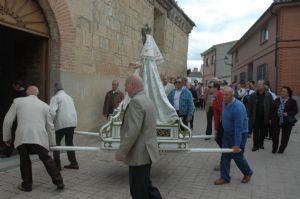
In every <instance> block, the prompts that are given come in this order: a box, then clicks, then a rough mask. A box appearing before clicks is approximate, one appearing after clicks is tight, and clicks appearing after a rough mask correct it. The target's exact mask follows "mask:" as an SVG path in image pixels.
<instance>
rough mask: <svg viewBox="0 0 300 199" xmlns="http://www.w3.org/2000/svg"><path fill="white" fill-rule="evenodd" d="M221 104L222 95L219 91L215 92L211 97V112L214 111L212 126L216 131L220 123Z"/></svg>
mask: <svg viewBox="0 0 300 199" xmlns="http://www.w3.org/2000/svg"><path fill="white" fill-rule="evenodd" d="M222 103H223V93H222V92H221V91H219V90H218V91H217V92H216V93H215V94H214V95H213V102H212V106H213V111H214V124H215V130H218V128H219V125H220V121H221V115H222Z"/></svg>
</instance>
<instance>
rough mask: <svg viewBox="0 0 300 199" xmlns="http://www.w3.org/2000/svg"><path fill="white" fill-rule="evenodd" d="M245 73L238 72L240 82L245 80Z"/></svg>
mask: <svg viewBox="0 0 300 199" xmlns="http://www.w3.org/2000/svg"><path fill="white" fill-rule="evenodd" d="M245 80H246V73H245V72H242V73H240V83H245V82H246V81H245Z"/></svg>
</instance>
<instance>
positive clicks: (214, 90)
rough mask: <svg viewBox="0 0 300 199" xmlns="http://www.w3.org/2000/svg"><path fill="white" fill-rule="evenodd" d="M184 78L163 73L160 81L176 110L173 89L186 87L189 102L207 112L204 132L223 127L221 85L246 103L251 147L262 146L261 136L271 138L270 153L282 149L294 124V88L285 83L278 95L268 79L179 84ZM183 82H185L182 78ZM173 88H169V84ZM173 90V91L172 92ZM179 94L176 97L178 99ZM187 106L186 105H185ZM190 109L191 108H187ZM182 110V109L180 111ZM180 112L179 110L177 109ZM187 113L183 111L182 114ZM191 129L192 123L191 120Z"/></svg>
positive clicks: (220, 129)
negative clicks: (171, 76)
mask: <svg viewBox="0 0 300 199" xmlns="http://www.w3.org/2000/svg"><path fill="white" fill-rule="evenodd" d="M184 79H185V78H177V79H175V81H173V80H174V78H170V79H169V81H167V80H168V78H166V77H163V85H164V87H165V90H166V94H167V95H168V98H169V100H170V102H171V104H172V105H174V107H175V109H176V110H179V109H178V108H179V107H178V104H177V105H176V104H174V102H173V98H174V93H179V92H181V90H182V91H184V90H189V91H190V93H189V95H187V94H185V95H186V96H188V97H184V98H185V99H187V98H189V102H190V101H193V103H194V107H196V108H199V109H203V110H205V112H206V119H207V127H206V135H212V134H215V135H216V134H218V132H222V131H223V129H222V128H223V126H222V109H223V106H224V100H223V97H224V88H225V87H226V86H228V87H230V88H232V90H233V92H234V95H233V96H234V98H235V99H237V100H239V101H240V102H241V103H242V104H243V105H244V107H245V109H246V112H245V114H246V115H247V120H248V125H247V126H248V131H247V136H248V138H251V137H253V147H252V151H257V150H259V149H264V140H265V139H269V140H273V150H272V152H273V153H277V152H278V153H283V152H284V150H285V148H286V146H287V144H288V140H289V137H290V133H291V130H292V127H293V125H294V124H295V122H296V119H295V115H296V114H297V113H298V106H297V102H296V101H295V100H294V99H293V97H292V96H293V91H292V90H291V88H290V87H288V86H283V87H282V88H281V89H280V95H278V96H276V95H275V93H273V92H272V90H271V87H270V82H269V81H264V80H259V81H257V83H256V84H255V81H248V82H246V83H238V84H237V83H232V84H230V85H228V83H227V82H226V81H224V80H218V79H217V78H213V79H212V80H211V81H209V82H208V85H207V86H204V85H203V84H202V83H199V82H198V81H197V80H195V81H194V84H192V83H186V84H184V85H182V84H181V82H182V80H184ZM183 82H186V80H185V81H183ZM172 87H174V88H173V90H171V91H170V88H172ZM172 92H173V94H172ZM180 96H181V95H180V94H178V96H177V98H179V99H180ZM184 107H188V106H184ZM190 110H192V108H190ZM182 112H184V111H182ZM178 115H179V116H182V114H181V113H178ZM183 115H186V114H183ZM190 118H193V114H191V113H189V118H187V119H186V118H185V117H183V119H184V121H186V123H187V122H189V121H190V120H191V119H190ZM190 128H191V129H193V124H190ZM280 130H282V140H281V146H280V147H279V149H278V144H279V143H278V142H279V141H278V138H279V135H280Z"/></svg>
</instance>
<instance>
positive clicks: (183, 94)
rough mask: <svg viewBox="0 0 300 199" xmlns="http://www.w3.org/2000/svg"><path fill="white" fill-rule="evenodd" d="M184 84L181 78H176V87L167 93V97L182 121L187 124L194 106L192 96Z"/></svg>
mask: <svg viewBox="0 0 300 199" xmlns="http://www.w3.org/2000/svg"><path fill="white" fill-rule="evenodd" d="M185 85H186V83H185V81H184V80H183V79H182V78H178V79H177V80H176V81H175V86H176V89H174V90H173V91H172V92H171V93H170V94H169V95H168V99H169V101H170V103H171V104H172V106H173V107H174V108H175V110H176V112H177V114H178V116H179V117H182V118H183V121H182V122H183V123H184V124H185V125H186V126H188V122H190V121H191V119H192V117H193V114H194V112H195V106H194V102H193V96H192V94H191V92H190V91H189V89H187V88H186V87H185Z"/></svg>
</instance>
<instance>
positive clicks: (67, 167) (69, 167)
mask: <svg viewBox="0 0 300 199" xmlns="http://www.w3.org/2000/svg"><path fill="white" fill-rule="evenodd" d="M64 168H65V169H79V166H78V164H69V165H66V166H64Z"/></svg>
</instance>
